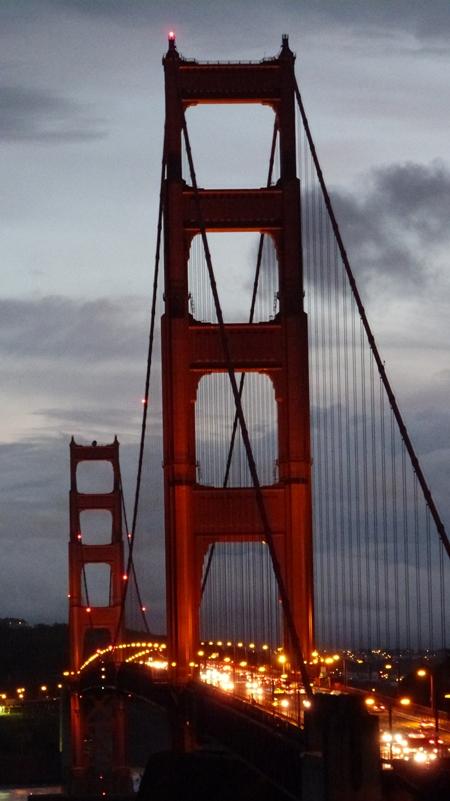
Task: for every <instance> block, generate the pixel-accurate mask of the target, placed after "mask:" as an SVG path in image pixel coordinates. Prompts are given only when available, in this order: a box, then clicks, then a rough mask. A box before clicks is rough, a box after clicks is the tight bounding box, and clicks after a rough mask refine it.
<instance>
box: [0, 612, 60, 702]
mask: <svg viewBox="0 0 450 801" xmlns="http://www.w3.org/2000/svg"><path fill="white" fill-rule="evenodd" d="M68 665H69V635H68V626H67V624H65V623H55V624H53V625H52V626H48V625H44V624H38V625H35V626H31V625H29V624H28V623H27V622H26V621H25V620H22V619H20V618H0V693H2V692H8V694H9V693H10V692H11V691H14V692H15V691H16V689H17V688H18V687H25V688H26V689H27V692H28V691H29V692H30V693H31V692H33V694H34V692H35V691H36V690H38V689H39V687H40V686H41V685H43V684H46V685H48V687H49V692H51V691H52V688H53V686H55V687H56V684H57V683H58V682H60V681H61V675H62V672H63V671H64V670H66V669H67V667H68Z"/></svg>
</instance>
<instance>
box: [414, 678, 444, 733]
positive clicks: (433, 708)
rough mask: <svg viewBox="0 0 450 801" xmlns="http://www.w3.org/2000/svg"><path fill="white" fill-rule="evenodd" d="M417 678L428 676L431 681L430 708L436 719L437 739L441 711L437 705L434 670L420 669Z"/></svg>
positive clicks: (435, 730)
mask: <svg viewBox="0 0 450 801" xmlns="http://www.w3.org/2000/svg"><path fill="white" fill-rule="evenodd" d="M416 676H418V677H419V678H420V679H423V678H426V677H427V676H428V677H429V679H430V707H431V711H432V714H433V717H434V732H435V735H436V737H437V734H438V732H439V709H438V703H437V693H436V682H435V680H434V673H433V671H432V670H426V668H419V669H418V670H416Z"/></svg>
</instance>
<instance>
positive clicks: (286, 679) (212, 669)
mask: <svg viewBox="0 0 450 801" xmlns="http://www.w3.org/2000/svg"><path fill="white" fill-rule="evenodd" d="M228 645H229V647H228V648H227V647H221V646H222V643H220V642H219V643H209V644H207V646H203V648H201V649H199V652H198V658H199V662H198V663H197V664H195V665H192V667H193V671H195V673H196V674H197V677H198V679H199V680H200V681H196V682H192V683H190V684H189V685H188V688H186V689H185V690H184V691H183V693H180V692H177V691H175V688H174V687H173V686H172V685H171V684H170V683H169V682H168V680H167V679H168V676H167V673H168V661H167V656H166V645H165V643H164V642H161V641H159V642H153V643H149V642H134V643H124V644H118V645H117V646H115V647H114V648H113V647H111V646H110V647H108V648H106V649H103V650H98V651H97V652H96V653H94V654H93V655H92V656H91V657H90V658H89V659H88V660H86V662H85V663H84V665H83V667H82V669H81V676H80V686H81V687H83V688H84V689H85V690H86V691H87V690H89V689H92V690H95V689H96V690H98V689H99V688H100V689H101V688H104V689H107V688H111V687H113V686H114V687H116V688H117V689H118V690H119V691H122V692H127V693H133V694H134V695H137V696H140V697H142V698H145V699H146V700H151V701H152V702H153V703H156V704H159V705H161V706H163V707H165V708H166V709H169V710H171V711H172V713H173V714H175V713H176V707H177V705H178V706H179V705H180V703H181V704H182V705H184V704H186V710H185V711H186V712H187V713H188V712H189V706H192V704H193V702H194V698H195V699H196V700H195V705H196V707H197V710H198V709H200V708H202V709H203V713H202V714H203V715H204V708H205V705H206V704H209V705H211V704H213V705H215V706H217V707H218V708H220V709H221V710H222V712H221V713H220V714H221V715H223V710H224V709H225V708H226V709H228V710H229V713H230V714H231V711H233V714H234V715H239V717H240V722H241V728H242V718H243V716H245V717H246V718H247V720H252V721H253V722H254V724H255V725H256V724H257V726H263V727H265V728H267V727H269V728H270V729H271V730H272V731H273V732H276V733H277V736H282V737H283V739H286V738H287V740H292V741H293V742H295V750H296V753H297V754H298V747H299V744H301V738H302V729H303V726H304V722H305V713H307V711H308V709H309V708H310V707H311V701H309V700H308V698H307V697H306V694H305V691H304V688H303V687H302V686H301V684H299V682H298V676H296V675H295V674H294V673H293V672H292V671H289V669H288V663H287V657H286V656H285V655H284V654H283V653H282V652H281V649H279V651H278V652H275V654H273V653H272V654H271V653H270V650H269V649H268V647H267V646H263V649H261V651H260V653H256V649H255V651H254V652H253V650H252V653H251V655H250V654H249V652H248V649H244V648H243V646H242V643H238V644H236V645H234V646H232V645H231V643H229V644H228ZM274 661H275V664H273V662H274ZM271 662H272V664H271ZM217 690H220V693H221V694H218V693H217ZM314 692H315V694H330V693H331V694H335V695H339V694H341V693H342V694H345V695H348V694H355V695H359V696H362V697H363V698H364V700H365V701H369V704H368V705H367V711H368V713H369V714H371V715H374V716H376V717H377V718H378V720H379V727H380V753H381V757H382V759H383V760H385V762H386V763H395V762H396V761H397V760H403V761H407V762H408V761H411V762H415V763H417V764H418V765H420V766H427V765H430V764H432V763H433V762H434V761H435V760H436V759H438V758H439V757H440V756H446V757H448V756H449V754H450V723H449V721H442V720H441V721H440V727H439V736H438V737H436V735H435V732H434V722H433V717H432V716H431V714H430V712H431V710H427V709H426V708H423V707H417V706H410V707H408V708H405V707H404V706H401V705H400V704H399V702H398V700H397V699H393V698H390V697H387V696H381V695H379V694H373V693H369V692H367V691H362V690H360V689H356V688H351V687H348V686H346V687H343V686H340V687H338V686H337V685H336V687H335V689H333V690H330V689H324V688H315V689H314ZM181 695H182V696H183V699H182V700H181ZM201 698H202V699H203V701H201V702H200V699H201ZM196 714H197V716H198V714H199V712H198V711H197V713H196ZM217 714H219V713H217ZM207 717H208V716H207ZM209 717H210V716H209ZM219 717H220V715H219ZM247 725H248V724H247ZM243 728H244V730H245V728H246V726H244V727H243ZM206 729H207V724H206V722H204V730H205V732H206ZM211 736H213V735H212V734H211Z"/></svg>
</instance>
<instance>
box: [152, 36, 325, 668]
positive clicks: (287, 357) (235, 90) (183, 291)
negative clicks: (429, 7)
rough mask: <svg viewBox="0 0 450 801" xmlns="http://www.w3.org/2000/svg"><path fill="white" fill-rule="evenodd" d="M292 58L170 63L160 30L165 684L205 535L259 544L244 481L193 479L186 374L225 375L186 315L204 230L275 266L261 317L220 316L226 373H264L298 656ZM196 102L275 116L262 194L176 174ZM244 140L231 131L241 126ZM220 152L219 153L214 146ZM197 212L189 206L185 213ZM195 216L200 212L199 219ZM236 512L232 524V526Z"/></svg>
mask: <svg viewBox="0 0 450 801" xmlns="http://www.w3.org/2000/svg"><path fill="white" fill-rule="evenodd" d="M294 60H295V56H294V54H293V53H292V51H291V50H290V48H289V45H288V40H287V37H283V43H282V48H281V52H280V54H279V56H278V57H276V58H273V59H264V61H262V62H253V63H252V62H251V63H246V62H244V63H201V62H197V61H190V60H186V59H184V58H182V57H181V56H180V55H179V53H178V52H177V49H176V44H175V40H174V38H170V39H169V48H168V51H167V54H166V55H165V57H164V59H163V65H164V70H165V95H166V164H167V173H166V176H167V177H166V186H165V205H164V236H165V241H164V247H165V311H164V315H163V318H162V358H163V371H162V372H163V428H164V474H165V514H166V560H167V618H168V640H169V648H170V654H171V658H172V659H173V661H174V662H176V671H175V672H176V679H177V680H178V681H179V682H183V681H185V680H186V679H187V678H188V676H189V673H190V670H189V663H190V662H191V661H194V660H195V653H196V648H197V645H198V641H199V607H200V592H201V573H202V565H203V561H204V557H205V554H206V552H207V549H208V547H209V545H211V544H212V543H214V542H219V541H221V542H224V541H225V542H226V541H228V542H233V541H234V542H236V541H249V540H256V541H260V540H261V539H262V537H261V532H262V526H261V521H260V516H259V513H258V509H257V504H256V501H255V493H254V490H253V488H248V487H247V488H235V487H233V488H218V487H207V486H202V485H201V484H199V483H197V481H196V453H195V401H196V393H197V387H198V384H199V381H200V379H201V377H202V376H204V375H205V374H209V373H215V372H225V371H226V369H227V364H226V360H225V356H224V353H223V348H222V345H221V340H220V331H219V326H218V325H214V324H210V323H208V324H205V323H200V322H199V321H196V320H195V319H194V318H193V317H192V316H191V315H190V314H189V311H188V269H187V266H188V259H189V250H190V245H191V242H192V240H193V238H194V236H195V235H197V234H199V233H202V229H203V230H205V231H228V232H245V231H259V232H262V233H264V234H266V235H270V236H271V237H272V240H273V242H274V245H275V249H276V253H277V261H278V272H279V276H278V281H279V313H278V314H277V316H276V318H275V319H274V320H273V321H270V322H267V323H258V324H236V323H233V324H226V325H225V330H226V336H227V340H228V343H229V349H230V352H231V356H232V365H233V369H234V370H236V371H244V372H245V371H254V372H259V373H264V374H266V375H267V376H269V378H270V379H271V381H272V383H273V386H274V389H275V396H276V401H277V409H278V464H279V478H278V481H277V483H276V484H275V485H271V486H266V487H263V488H262V495H263V499H264V504H265V509H266V513H267V517H268V519H269V523H270V527H271V531H272V533H273V542H274V546H275V550H276V553H277V558H278V562H279V565H280V567H281V571H282V575H283V580H284V584H285V587H286V590H287V593H288V596H289V599H290V605H291V610H292V614H293V618H294V621H295V624H296V628H297V633H298V635H299V638H300V642H301V647H302V651H303V653H304V655H305V657H307V656H308V655H309V654H310V653H311V650H312V647H313V570H312V535H311V482H310V474H311V468H310V465H311V457H310V432H309V389H308V342H307V319H306V314H305V312H304V310H303V280H302V258H301V230H300V187H299V180H298V178H297V174H296V125H295V93H294V87H295V79H294ZM201 103H263V104H267V105H269V106H271V107H272V109H273V111H274V113H275V115H276V120H277V126H278V132H279V151H280V180H279V181H278V183H277V184H276V186H273V187H271V188H265V189H239V190H237V189H236V190H233V189H226V190H223V189H217V188H214V189H199V190H197V191H196V190H195V189H194V188H193V187H192V186H189V185H188V184H187V183H186V182H185V181H184V180H183V176H182V132H183V114H184V111H185V110H186V109H187V108H188V107H189V106H192V105H196V104H201ZM242 135H243V136H245V131H243V132H242ZM217 157H218V158H220V154H219V153H218V154H217ZM199 208H200V209H201V214H199V211H198V209H199ZM200 218H201V219H200ZM239 520H245V521H246V527H245V532H243V531H242V529H241V528H240V527H239V523H238V521H239Z"/></svg>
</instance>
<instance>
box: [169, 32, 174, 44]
mask: <svg viewBox="0 0 450 801" xmlns="http://www.w3.org/2000/svg"><path fill="white" fill-rule="evenodd" d="M174 41H175V31H169V42H174Z"/></svg>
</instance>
